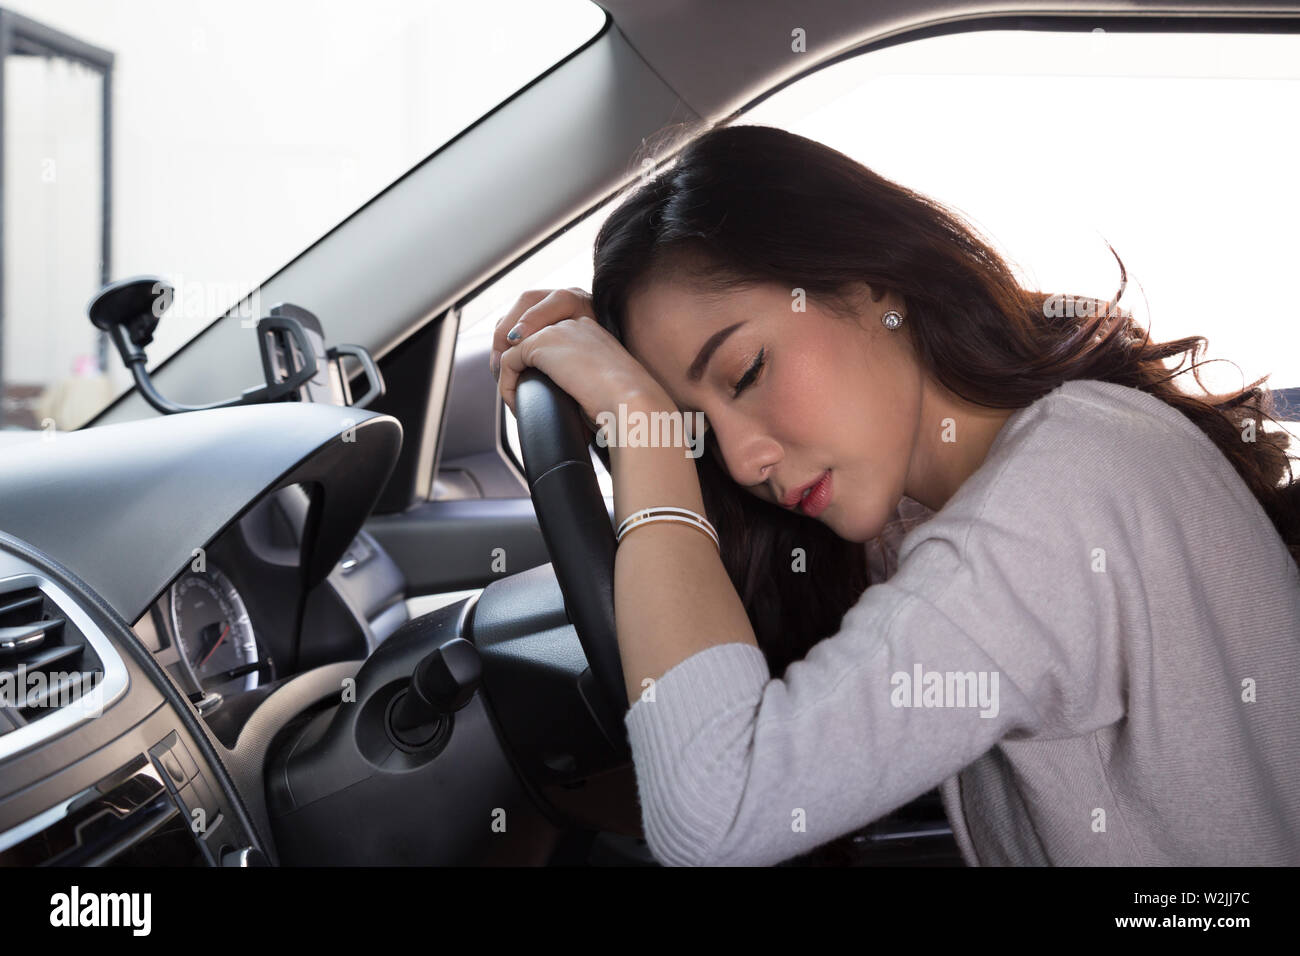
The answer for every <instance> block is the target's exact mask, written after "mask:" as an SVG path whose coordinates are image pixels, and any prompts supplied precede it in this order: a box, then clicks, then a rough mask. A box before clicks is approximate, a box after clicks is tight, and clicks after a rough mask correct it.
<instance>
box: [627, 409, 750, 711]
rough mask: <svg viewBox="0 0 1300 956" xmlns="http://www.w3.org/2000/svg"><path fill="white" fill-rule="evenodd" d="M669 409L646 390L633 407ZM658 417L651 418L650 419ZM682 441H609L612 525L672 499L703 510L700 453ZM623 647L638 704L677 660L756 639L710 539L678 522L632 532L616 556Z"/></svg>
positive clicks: (629, 686) (675, 503) (632, 694)
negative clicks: (693, 453)
mask: <svg viewBox="0 0 1300 956" xmlns="http://www.w3.org/2000/svg"><path fill="white" fill-rule="evenodd" d="M669 409H671V410H672V411H673V413H674V414H680V413H679V412H677V410H676V408H675V406H673V405H671V404H669V403H668V401H667V399H666V397H665V398H663V399H661V400H659V401H654V400H653V399H652V398H650V397H647V399H646V400H644V401H641V402H638V403H637V404H636V406H635V408H633V409H629V412H633V411H636V412H644V413H646V414H647V415H649V414H651V413H653V412H656V411H659V412H663V411H667V410H669ZM651 420H653V419H651ZM686 452H687V449H685V448H667V447H662V446H661V447H658V448H655V447H649V446H643V447H635V446H622V447H618V446H611V447H610V450H609V453H610V457H609V461H610V470H611V472H612V477H613V479H614V518H615V524H616V525H617V524H621V523H622V521H623V519H624V518H626V517H627V516H628V515H630V514H632V513H633V512H635V511H639V510H641V509H642V508H650V507H655V506H660V505H668V506H671V507H676V508H689V509H691V510H692V511H695V512H698V513H699V514H704V501H703V497H702V495H701V492H700V481H699V476H698V473H697V472H696V468H695V459H694V458H691V457H688V456H687V454H686ZM614 607H615V617H616V619H617V621H618V650H619V655H620V656H621V657H622V660H623V678H624V681H625V682H626V685H627V696H628V701H629V702H631V703H635V702H636V700H637V698H638V697H640V696H641V693H642V691H643V690H644V689H645V688H646V687H647V686H649V685H648V684H646V683H645V682H646V681H647V679H650V680H657V679H658V678H660V677H661V676H663V674H664V673H666V672H667V671H668V670H670V669H671V668H672V667H673V666H674V665H675V664H677V663H679V662H680V661H683V660H685V659H686V658H688V657H690V656H691V655H693V654H695V653H696V652H698V651H702V650H704V649H706V648H709V647H712V646H714V645H717V644H729V643H744V644H750V645H752V646H753V647H754V648H755V649H757V648H758V644H757V642H756V640H755V638H754V629H753V628H752V627H751V626H750V623H749V618H748V617H747V616H746V614H745V608H744V605H743V604H741V601H740V596H739V595H738V594H736V589H735V587H734V586H733V585H732V583H731V578H730V577H728V576H727V572H726V569H725V568H724V567H723V564H722V559H721V558H720V557H719V556H718V550H717V548H716V547H715V546H714V544H713V542H712V541H711V540H710V539H709V538H708V537H707V536H706V535H704V534H701V533H700V532H698V531H696V530H694V529H692V528H689V527H687V526H686V525H683V524H679V523H676V522H668V521H665V522H655V523H651V524H647V525H645V526H644V527H640V528H637V529H636V530H635V531H630V532H629V533H628V534H627V536H626V537H625V538H624V539H623V541H622V542H621V543H620V544H619V547H618V552H617V558H616V560H615V563H614Z"/></svg>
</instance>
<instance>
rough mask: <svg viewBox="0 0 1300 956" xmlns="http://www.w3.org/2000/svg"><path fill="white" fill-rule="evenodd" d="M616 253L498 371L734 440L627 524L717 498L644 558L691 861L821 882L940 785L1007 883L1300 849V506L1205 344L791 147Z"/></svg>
mask: <svg viewBox="0 0 1300 956" xmlns="http://www.w3.org/2000/svg"><path fill="white" fill-rule="evenodd" d="M594 264H595V273H594V279H593V287H592V295H591V296H590V297H588V296H587V295H586V293H584V292H582V290H558V291H554V292H547V291H530V292H527V293H525V294H524V295H522V296H521V297H520V299H519V301H518V302H517V303H516V304H515V305H514V307H513V308H512V309H511V310H510V312H509V313H508V314H507V316H506V317H505V319H504V320H503V321H502V322H501V323H500V325H499V327H498V329H497V338H496V341H495V345H494V352H493V356H492V367H493V371H494V373H496V374H498V376H499V382H500V390H501V393H502V395H503V397H504V399H505V401H506V402H507V403H508V404H510V406H511V407H512V408H513V403H514V389H515V383H516V382H517V379H518V376H519V373H520V372H521V371H522V370H523V369H524V368H525V367H527V366H533V367H536V368H539V369H541V370H542V371H543V372H545V373H546V374H547V375H549V376H550V377H551V378H552V379H553V380H554V381H555V382H556V383H557V384H558V385H560V387H562V388H564V389H565V390H566V391H567V392H569V394H571V395H572V396H573V397H574V398H575V400H576V401H577V402H578V404H580V405H581V406H582V408H583V411H584V413H585V414H586V415H587V416H588V418H589V419H590V420H591V421H592V422H593V423H594V422H595V421H596V420H597V416H598V415H600V414H601V413H602V412H609V411H611V410H613V409H616V408H618V407H619V405H620V404H622V405H624V406H625V408H624V410H625V411H626V412H629V413H636V412H640V413H643V414H645V415H647V416H648V415H651V414H653V413H655V412H659V413H664V412H675V413H681V412H687V413H693V412H701V413H703V415H704V416H705V420H706V421H707V430H706V436H705V441H706V446H707V449H706V452H705V454H704V455H703V456H702V457H700V458H698V460H697V459H695V458H693V457H691V456H690V455H689V454H686V455H684V454H683V453H682V450H681V449H680V448H676V449H674V448H665V447H662V446H661V445H659V446H656V445H654V444H649V443H641V444H634V443H625V444H623V445H615V446H613V447H611V448H610V464H611V471H612V475H613V479H614V488H615V510H616V521H617V522H618V523H619V524H620V525H622V524H623V523H624V521H625V520H626V519H628V518H629V516H632V515H635V514H636V513H638V512H641V511H642V510H643V509H647V508H662V507H668V508H675V509H680V510H679V511H677V512H670V513H656V514H654V515H653V517H654V519H655V520H651V521H640V522H637V523H634V524H633V525H632V526H631V527H630V528H629V529H628V530H627V531H626V532H625V533H624V534H623V535H622V536H621V537H620V540H619V547H618V552H617V561H616V565H615V607H616V613H617V616H618V620H619V628H618V640H619V649H620V653H621V655H622V661H623V668H624V675H625V678H626V685H627V693H628V700H629V701H630V702H631V703H632V706H631V708H630V710H629V711H628V713H627V716H626V725H627V729H628V733H629V739H630V742H631V746H632V755H633V759H634V763H635V767H636V773H637V779H638V788H639V794H640V800H641V805H642V813H643V818H644V821H645V833H646V840H647V843H648V845H649V847H650V849H651V851H652V852H653V853H654V855H655V856H656V858H657V859H659V860H660V861H662V862H664V863H666V864H692V863H694V864H712V863H722V864H731V863H735V864H775V863H778V862H781V861H788V860H790V859H792V858H795V857H799V856H801V855H805V854H808V853H809V852H810V851H813V850H814V849H815V848H818V847H824V846H826V845H827V844H828V843H829V842H830V841H832V840H835V839H837V838H840V837H842V836H844V835H845V834H848V833H850V832H852V831H853V830H856V829H859V828H861V827H862V826H864V825H865V824H867V823H869V822H870V821H872V820H875V819H877V818H879V817H880V816H883V815H884V814H886V813H888V812H890V811H891V810H893V809H895V808H897V807H899V806H901V805H902V804H904V803H906V802H908V801H910V800H912V799H913V798H915V797H916V796H918V795H919V794H921V793H923V792H925V791H927V790H929V789H931V788H933V787H935V786H937V785H939V786H941V789H942V794H943V798H944V806H945V810H946V812H947V814H948V816H949V819H950V820H951V822H952V825H953V830H954V833H955V835H956V837H957V840H958V843H959V845H960V846H961V849H962V853H963V856H964V857H965V859H966V860H967V861H968V862H969V863H972V864H976V863H980V864H1003V863H1025V864H1047V863H1050V864H1206V863H1208V864H1274V863H1291V864H1295V863H1300V772H1297V767H1300V763H1297V759H1298V758H1297V750H1296V747H1297V741H1300V695H1297V694H1296V693H1295V690H1294V689H1295V688H1296V687H1297V686H1300V646H1298V642H1297V635H1300V571H1298V569H1297V565H1298V564H1300V484H1296V483H1291V481H1290V479H1291V477H1292V476H1291V473H1290V463H1289V461H1288V457H1287V454H1286V444H1285V437H1284V436H1281V435H1278V434H1275V433H1268V432H1265V431H1264V430H1263V427H1262V425H1263V421H1264V420H1265V419H1266V418H1268V417H1269V414H1270V412H1271V411H1272V410H1273V409H1272V406H1271V404H1270V401H1271V397H1270V395H1269V393H1268V392H1266V391H1265V390H1264V389H1262V388H1260V387H1259V385H1260V382H1256V383H1254V384H1253V385H1252V386H1251V387H1249V388H1247V389H1245V390H1243V391H1241V392H1239V393H1236V394H1232V395H1227V396H1204V397H1197V396H1196V395H1193V394H1190V393H1188V392H1184V391H1182V390H1180V389H1179V388H1178V387H1177V386H1176V384H1175V383H1174V381H1173V379H1174V378H1175V376H1176V375H1177V374H1180V373H1178V372H1174V371H1171V370H1170V369H1169V368H1168V367H1166V365H1165V364H1164V362H1163V360H1164V359H1166V358H1168V357H1171V356H1174V355H1180V354H1182V353H1185V352H1187V351H1189V350H1191V352H1192V356H1193V359H1195V357H1196V355H1197V354H1198V353H1199V351H1200V349H1201V347H1202V346H1203V345H1204V339H1203V338H1202V337H1200V336H1194V337H1189V338H1184V339H1179V340H1177V341H1173V342H1168V343H1163V344H1156V343H1152V342H1150V341H1149V339H1148V337H1147V336H1146V335H1143V334H1141V330H1140V329H1139V328H1138V326H1137V324H1136V323H1135V322H1134V321H1133V320H1132V318H1131V316H1130V315H1129V314H1128V313H1126V312H1123V311H1121V310H1119V309H1118V308H1117V307H1116V306H1115V305H1114V303H1111V302H1107V303H1098V302H1096V301H1095V300H1089V299H1074V298H1071V297H1064V298H1063V297H1061V296H1049V295H1047V294H1045V293H1042V292H1035V291H1029V290H1026V289H1024V288H1022V287H1021V286H1020V285H1019V283H1018V282H1017V281H1016V280H1015V279H1014V278H1013V276H1012V274H1011V272H1010V270H1009V269H1008V267H1007V265H1006V264H1005V263H1004V262H1003V260H1002V259H1001V258H1000V257H999V256H998V255H997V254H996V253H995V252H994V251H993V249H992V248H990V246H989V245H988V244H987V243H986V242H984V241H983V240H981V239H980V238H979V237H978V236H977V234H976V233H975V232H974V231H973V230H972V229H971V228H970V227H969V226H968V225H967V224H965V223H964V222H962V221H961V220H960V219H959V218H958V217H956V216H955V215H954V214H952V213H951V212H949V211H948V210H946V209H944V208H943V207H941V206H940V205H938V204H936V203H934V202H932V201H931V200H929V199H926V198H925V197H923V196H920V195H918V194H916V193H913V192H911V191H909V190H907V189H904V188H902V187H900V186H898V185H896V184H894V183H891V182H889V181H887V180H884V179H882V178H881V177H879V176H877V175H875V174H874V173H872V172H871V171H870V170H868V169H866V168H864V167H863V166H861V165H860V164H858V163H856V162H854V161H853V160H851V159H849V158H848V157H846V156H844V155H842V154H840V153H838V152H836V151H835V150H832V149H829V148H827V147H825V146H823V145H821V144H818V143H815V142H812V141H810V140H807V139H804V138H802V137H798V136H795V135H792V134H789V133H786V132H783V131H780V130H776V129H770V128H765V127H757V126H738V127H724V128H717V129H713V130H710V131H708V132H706V133H704V134H703V135H701V136H699V137H697V138H696V139H694V140H693V141H691V142H690V143H689V144H688V145H687V146H686V148H685V149H684V150H683V151H682V152H681V153H680V154H679V155H678V157H677V158H676V161H675V162H674V164H673V165H672V167H671V168H669V169H668V170H666V171H664V172H661V173H660V174H659V175H658V176H656V177H654V178H651V179H649V180H648V181H646V182H644V183H643V184H641V185H640V186H639V188H637V189H636V190H635V191H634V192H632V194H631V195H630V196H629V197H628V198H627V199H626V200H625V201H624V202H623V203H622V204H621V205H620V206H619V207H618V208H617V209H616V210H615V211H614V212H613V213H612V214H611V216H610V217H609V219H608V220H607V221H606V222H605V224H604V226H603V228H602V229H601V232H600V234H599V236H598V238H597V240H596V246H595V252H594ZM1120 268H1121V277H1123V265H1122V263H1121V264H1120ZM1122 293H1123V283H1121V287H1120V292H1119V294H1117V296H1116V300H1118V298H1119V296H1120V295H1122ZM1192 368H1193V370H1194V369H1195V363H1194V364H1193V366H1192ZM1194 377H1196V380H1197V383H1198V385H1199V384H1200V380H1199V377H1197V376H1196V375H1195V372H1194ZM1261 381H1263V380H1261ZM1201 391H1204V390H1203V389H1201ZM1284 481H1286V482H1287V483H1286V484H1285V485H1282V482H1284ZM809 488H811V489H812V490H811V492H808V489H809ZM908 499H910V500H911V501H912V502H915V503H917V504H918V505H919V506H920V508H921V509H922V510H921V511H920V512H916V513H914V514H912V517H913V518H914V519H919V518H924V520H916V521H915V522H914V524H913V526H912V527H911V530H909V531H908V532H907V533H906V536H905V537H904V538H903V540H902V542H901V544H900V545H899V547H898V550H897V555H896V558H897V567H896V568H890V567H888V566H887V565H878V566H879V567H882V568H884V570H885V571H886V572H887V573H888V572H890V571H892V575H891V576H889V577H888V578H887V579H883V580H882V579H876V580H874V581H872V582H871V586H870V587H868V586H867V584H868V580H867V560H868V558H867V548H866V547H865V545H867V544H868V543H869V542H876V543H877V545H878V544H879V540H878V539H880V536H881V535H882V533H883V532H884V531H885V529H886V526H887V524H888V523H889V522H890V520H891V519H898V518H900V517H901V516H902V513H903V509H902V505H901V503H902V502H904V501H905V500H908ZM692 513H694V514H696V515H701V516H702V518H701V519H699V520H697V519H696V518H693V517H691V514H692ZM927 514H928V515H929V516H928V517H924V516H925V515H927ZM697 532H702V533H697ZM715 533H716V535H717V538H718V541H719V544H716V545H715V541H714V534H715Z"/></svg>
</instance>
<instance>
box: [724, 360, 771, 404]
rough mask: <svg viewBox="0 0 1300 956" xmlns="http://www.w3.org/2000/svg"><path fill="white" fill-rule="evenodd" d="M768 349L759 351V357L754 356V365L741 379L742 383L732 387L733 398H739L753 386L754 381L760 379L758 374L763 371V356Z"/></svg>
mask: <svg viewBox="0 0 1300 956" xmlns="http://www.w3.org/2000/svg"><path fill="white" fill-rule="evenodd" d="M766 351H767V349H766V348H761V349H759V350H758V355H756V356H754V361H753V364H751V365H750V366H749V368H748V369H746V370H745V374H744V375H742V376H741V377H740V381H739V382H737V383H736V384H735V385H733V386H732V387H731V397H732V398H739V397H740V393H741V392H743V391H744V390H745V389H747V388H749V386H750V385H752V384H753V382H754V379H756V378H758V373H759V372H760V371H762V369H763V355H764V353H765V352H766Z"/></svg>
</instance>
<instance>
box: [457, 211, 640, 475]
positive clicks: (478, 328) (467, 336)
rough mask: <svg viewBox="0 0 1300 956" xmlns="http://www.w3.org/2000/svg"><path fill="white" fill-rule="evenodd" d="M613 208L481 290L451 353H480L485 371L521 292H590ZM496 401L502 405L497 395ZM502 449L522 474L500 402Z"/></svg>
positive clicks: (508, 415)
mask: <svg viewBox="0 0 1300 956" xmlns="http://www.w3.org/2000/svg"><path fill="white" fill-rule="evenodd" d="M613 208H614V204H612V203H611V204H609V205H607V206H603V207H601V208H600V209H597V210H596V211H595V212H593V213H592V214H591V215H589V216H587V217H586V218H585V219H583V220H581V221H580V222H578V223H576V224H574V225H573V226H572V227H570V228H569V229H568V230H566V231H565V232H563V233H561V234H560V235H558V236H556V237H555V238H553V239H552V240H551V241H550V242H548V243H547V244H546V245H545V246H543V247H542V248H541V249H539V250H537V251H536V252H534V253H533V254H532V255H530V256H528V257H527V258H526V259H524V260H523V261H522V262H519V263H518V264H516V265H515V266H514V267H513V268H511V269H510V270H509V271H508V272H506V273H505V274H504V275H502V276H501V277H500V278H498V279H497V280H496V281H494V282H493V283H491V284H490V285H488V286H487V287H486V288H484V289H482V290H481V291H480V292H479V293H478V294H477V295H475V296H474V297H473V298H472V299H469V300H468V301H466V302H465V303H464V304H463V305H462V308H461V320H460V333H459V335H458V336H457V339H456V352H457V354H458V355H459V354H463V353H464V352H465V351H466V350H469V351H483V355H484V357H483V368H484V371H485V372H486V369H487V354H488V352H489V351H490V350H491V345H492V332H493V330H494V329H495V328H496V324H497V321H498V320H499V319H500V318H501V317H502V316H503V315H505V314H506V312H507V311H508V310H509V309H510V306H512V305H513V304H514V302H515V300H516V299H517V298H519V295H520V293H523V292H526V291H527V290H529V289H567V288H569V287H570V286H576V287H577V288H580V289H587V290H588V291H590V290H591V249H592V245H593V244H594V243H595V241H596V234H597V233H598V232H599V231H600V227H601V225H602V224H603V223H604V221H605V217H606V216H608V215H609V213H610V212H612V211H613ZM497 401H499V402H500V401H501V399H500V396H498V398H497ZM501 418H502V427H503V430H504V434H503V436H502V448H503V450H504V451H505V452H506V454H508V455H510V456H511V458H512V459H513V461H514V464H515V466H516V467H517V468H518V469H519V471H520V472H521V473H522V472H523V468H524V465H523V453H522V452H521V451H520V447H519V426H518V424H517V423H516V422H515V416H514V413H513V412H511V411H510V409H509V408H508V407H506V406H505V404H504V403H502V407H501ZM591 460H592V464H593V465H594V466H595V469H596V479H597V481H598V482H599V484H600V490H601V494H603V495H605V496H606V497H612V496H613V494H614V485H613V480H612V479H611V478H610V476H609V472H608V471H607V470H606V469H605V465H604V463H603V462H601V460H600V459H599V458H597V457H596V456H595V455H594V454H593V455H592V459H591Z"/></svg>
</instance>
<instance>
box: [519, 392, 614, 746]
mask: <svg viewBox="0 0 1300 956" xmlns="http://www.w3.org/2000/svg"><path fill="white" fill-rule="evenodd" d="M515 418H516V421H517V422H518V425H519V445H520V448H521V450H522V452H523V458H524V472H525V475H526V477H527V479H528V490H529V493H530V494H531V496H532V499H533V509H534V511H535V512H536V513H537V523H538V525H539V526H540V527H541V531H542V538H543V539H544V540H545V542H546V549H547V551H548V552H549V554H550V556H551V565H552V567H553V568H554V570H555V577H556V580H557V581H558V582H559V585H560V592H561V593H562V594H563V595H564V608H565V612H566V613H567V615H568V618H569V623H571V624H572V625H573V628H574V630H575V631H576V632H577V634H578V640H579V642H581V644H582V649H583V652H584V653H585V654H586V656H587V666H588V668H589V670H590V676H591V680H590V681H587V682H580V684H579V686H580V687H581V688H582V690H583V693H584V697H585V698H586V700H587V705H588V706H589V707H590V708H591V711H592V716H593V718H594V719H595V720H596V723H597V724H598V725H599V726H600V728H601V730H602V731H603V732H604V734H605V736H606V737H608V738H609V741H610V743H611V744H613V745H614V746H615V748H616V749H618V750H620V751H626V749H627V730H626V727H625V726H624V724H623V716H624V714H625V713H626V712H627V709H628V703H627V691H626V688H625V685H624V681H623V661H622V658H621V657H620V656H619V653H618V632H617V630H616V629H615V626H614V550H615V546H616V544H615V540H614V528H613V525H612V524H611V522H610V520H609V512H608V511H607V510H606V507H605V499H604V497H603V496H602V495H601V493H600V484H599V482H598V481H597V480H596V471H595V469H594V468H593V467H592V464H591V448H590V442H591V431H590V429H589V428H588V427H587V423H586V421H585V419H584V417H583V414H582V409H581V408H580V407H579V406H578V403H577V402H576V401H574V400H573V398H572V397H571V396H570V395H569V394H568V393H566V392H565V391H564V390H563V389H561V388H560V387H559V386H558V385H556V384H555V383H554V382H553V381H551V379H550V377H548V376H547V375H546V374H545V373H544V372H541V371H539V370H538V369H535V368H527V369H524V371H523V373H522V374H521V375H520V376H519V382H518V385H517V386H516V391H515Z"/></svg>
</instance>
